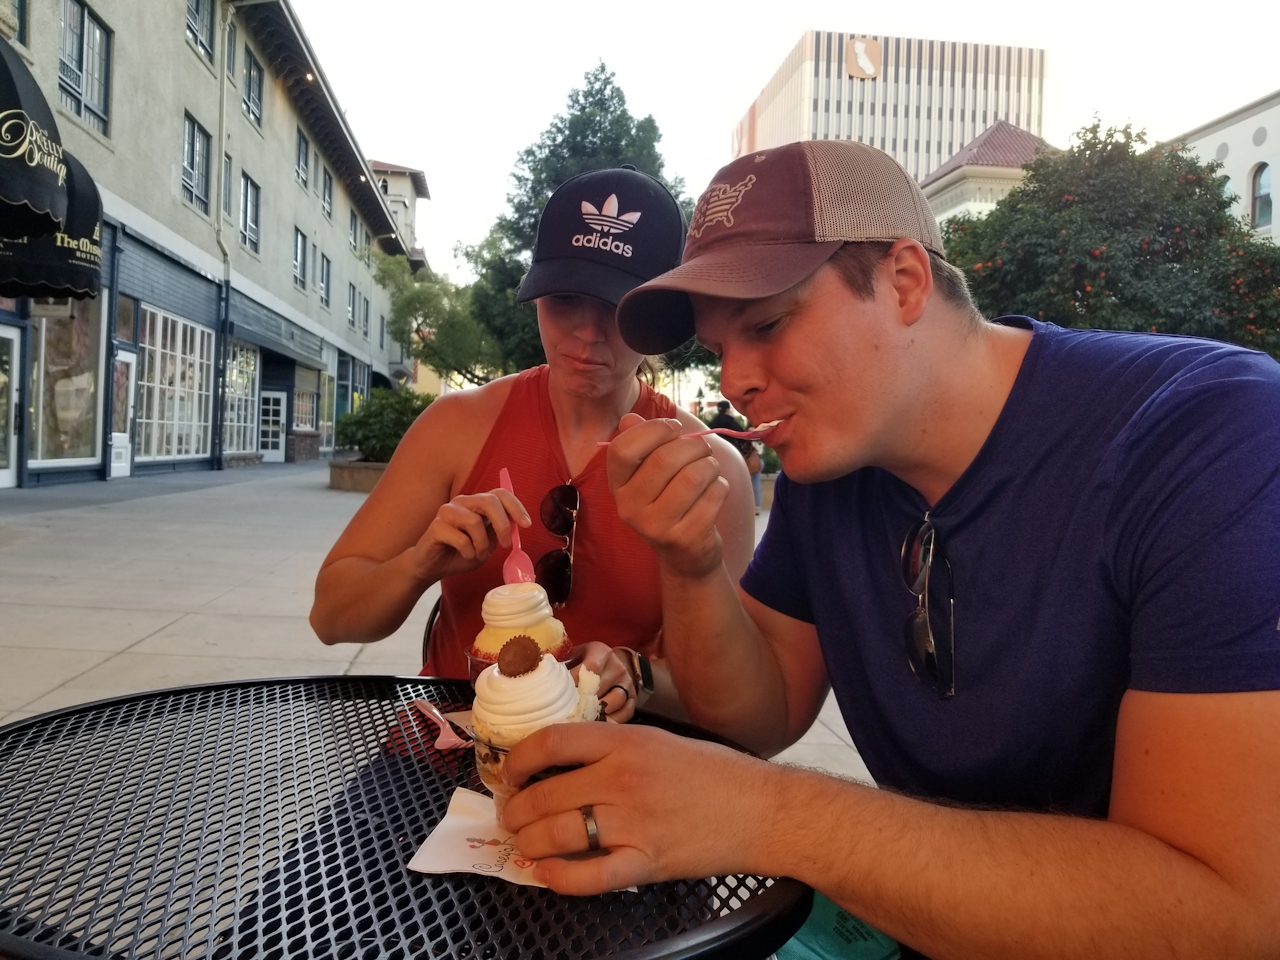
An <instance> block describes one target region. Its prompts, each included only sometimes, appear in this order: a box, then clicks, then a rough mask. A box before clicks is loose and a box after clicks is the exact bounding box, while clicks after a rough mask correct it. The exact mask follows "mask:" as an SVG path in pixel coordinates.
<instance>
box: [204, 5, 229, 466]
mask: <svg viewBox="0 0 1280 960" xmlns="http://www.w3.org/2000/svg"><path fill="white" fill-rule="evenodd" d="M219 6H220V8H221V11H222V13H221V16H220V17H219V18H218V20H219V27H218V30H219V33H218V36H219V37H221V38H222V43H223V45H224V47H225V44H226V42H227V24H229V23H230V22H231V13H232V10H233V7H232V5H231V2H230V0H226V2H224V3H222V4H219ZM217 59H219V60H220V61H221V62H220V63H218V64H217V65H216V66H217V69H218V81H219V82H218V146H220V147H222V149H221V150H220V151H218V152H219V153H221V154H222V156H221V157H217V158H216V160H215V161H214V162H216V163H217V165H218V193H217V210H218V212H217V214H216V215H215V216H214V218H213V220H214V223H215V224H216V226H215V227H214V230H213V237H214V240H215V241H217V244H218V249H219V250H220V251H221V252H222V291H221V296H220V297H219V298H218V299H219V303H218V358H217V364H216V366H215V369H214V375H213V383H214V391H213V431H212V436H210V437H209V444H210V447H211V448H212V453H213V469H215V470H221V469H223V467H224V466H225V457H224V454H223V449H222V431H223V420H224V419H225V417H226V406H227V404H226V393H227V357H228V356H230V353H231V344H230V343H229V340H230V339H231V252H230V251H229V250H228V249H227V244H226V241H225V240H224V239H223V237H222V224H223V222H224V220H225V219H226V215H225V212H224V211H223V208H222V198H223V197H225V196H226V195H227V193H226V192H227V184H226V182H225V181H226V177H227V166H226V164H225V163H224V162H223V157H225V156H226V155H227V69H226V63H227V56H226V50H225V49H223V51H222V56H221V57H220V58H217ZM210 159H214V158H212V157H211V158H210Z"/></svg>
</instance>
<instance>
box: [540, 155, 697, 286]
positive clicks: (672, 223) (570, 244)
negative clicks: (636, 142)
mask: <svg viewBox="0 0 1280 960" xmlns="http://www.w3.org/2000/svg"><path fill="white" fill-rule="evenodd" d="M685 230H686V224H685V220H684V213H683V211H681V209H680V207H679V205H678V204H677V203H676V201H675V198H674V197H672V196H671V194H670V192H668V190H667V188H666V187H664V186H663V185H662V183H661V182H660V181H658V180H656V179H654V178H653V177H651V176H649V175H648V174H647V173H640V172H639V171H638V170H636V169H635V168H634V167H632V166H630V165H627V166H624V167H618V168H616V169H612V170H592V171H590V172H588V173H581V174H579V175H578V176H576V177H574V178H573V179H571V180H566V181H565V182H564V183H562V184H560V186H559V187H558V188H557V189H556V192H555V193H553V194H552V195H551V199H550V200H548V201H547V205H546V206H545V207H543V209H542V219H541V220H540V221H539V222H538V242H537V243H536V244H535V245H534V248H533V265H532V266H530V267H529V272H528V273H526V274H525V276H524V280H522V281H521V283H520V290H519V292H518V293H517V295H516V298H517V299H518V300H519V301H520V302H521V303H526V302H528V301H529V300H534V299H537V298H538V297H546V296H550V295H552V294H557V293H577V294H582V295H584V296H588V297H596V298H597V299H599V300H603V301H605V302H606V303H612V304H616V303H617V302H618V301H619V300H621V299H622V297H623V295H624V294H626V293H627V291H628V290H631V289H633V288H635V287H638V286H639V285H640V284H642V283H644V282H645V281H646V280H652V279H653V278H654V277H656V276H658V274H660V273H665V272H666V271H668V270H670V269H672V268H673V267H676V266H679V264H680V254H681V252H682V251H683V250H684V235H685Z"/></svg>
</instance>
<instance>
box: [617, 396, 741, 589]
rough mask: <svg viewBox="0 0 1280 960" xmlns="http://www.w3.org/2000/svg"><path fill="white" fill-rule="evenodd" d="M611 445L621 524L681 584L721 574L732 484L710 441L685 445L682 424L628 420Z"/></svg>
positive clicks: (690, 439) (699, 439)
mask: <svg viewBox="0 0 1280 960" xmlns="http://www.w3.org/2000/svg"><path fill="white" fill-rule="evenodd" d="M619 429H620V430H621V432H620V433H619V434H618V436H617V437H615V438H614V440H613V442H612V443H611V444H610V445H609V455H608V472H609V487H610V489H611V490H612V491H613V496H614V499H615V500H616V501H617V504H618V516H620V517H621V518H622V519H623V521H624V522H626V523H627V524H628V525H629V526H630V527H631V528H632V529H633V530H635V531H636V533H638V534H640V536H641V537H643V538H644V540H645V541H646V542H647V543H648V544H649V546H651V547H652V548H653V550H654V552H655V553H657V554H658V558H659V560H660V561H661V562H662V563H663V564H664V565H665V566H666V567H667V569H668V570H670V571H671V572H672V573H675V574H677V575H679V576H684V577H690V578H694V579H696V578H699V577H703V576H706V575H708V574H710V573H712V572H713V571H715V570H717V569H719V567H720V563H721V560H722V557H723V552H724V548H723V544H722V543H721V540H720V534H719V532H718V531H717V530H716V526H715V522H716V517H717V515H718V514H719V513H720V508H721V507H722V506H723V505H724V502H725V500H726V499H727V498H728V496H729V482H728V481H727V480H725V479H724V478H723V477H722V476H720V463H719V461H717V460H716V458H715V456H714V455H713V454H712V450H711V445H710V444H709V443H708V442H707V441H706V439H704V438H703V437H684V436H682V434H683V433H684V432H685V427H684V424H682V423H681V422H680V421H679V420H644V419H643V418H641V417H639V416H637V415H636V414H631V413H629V414H627V415H626V416H624V417H623V418H622V422H621V423H620V424H619Z"/></svg>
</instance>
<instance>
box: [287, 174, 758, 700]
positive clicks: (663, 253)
mask: <svg viewBox="0 0 1280 960" xmlns="http://www.w3.org/2000/svg"><path fill="white" fill-rule="evenodd" d="M683 234H684V218H683V215H682V214H681V212H680V208H679V207H678V206H677V205H676V203H675V200H674V199H673V198H672V197H671V195H670V193H668V192H667V190H666V188H665V187H663V186H662V184H661V183H659V182H658V181H657V180H655V179H653V178H652V177H649V176H647V175H645V174H642V173H638V172H637V171H636V170H635V169H634V168H632V167H623V168H620V169H614V170H596V171H592V172H590V173H585V174H582V175H580V176H578V177H575V178H573V179H572V180H569V181H567V182H565V183H564V184H562V185H561V186H560V187H559V189H557V190H556V192H555V194H554V195H553V196H552V197H551V199H550V200H549V201H548V202H547V205H546V208H545V209H544V210H543V214H542V219H541V221H540V223H539V226H538V239H537V243H536V245H535V249H534V256H533V264H532V266H531V267H530V269H529V273H528V274H527V275H526V276H525V278H524V281H523V282H522V283H521V285H520V291H519V300H520V302H522V303H524V302H528V301H529V300H534V301H536V305H537V312H538V330H539V334H540V336H541V339H542V345H543V349H544V350H545V351H546V355H547V363H546V365H545V366H542V367H536V368H534V369H532V370H526V371H524V372H523V373H520V374H517V375H514V376H509V377H503V378H502V379H499V380H495V381H494V382H492V383H489V384H486V385H485V386H483V387H480V388H478V389H475V390H467V391H463V392H460V393H452V394H447V395H445V396H443V397H441V398H440V399H438V400H436V401H435V402H434V403H433V404H432V405H431V406H430V407H429V408H428V409H427V410H426V412H425V413H423V414H422V416H421V417H419V418H418V420H417V422H416V423H415V424H414V425H413V427H412V428H411V429H410V430H409V432H408V433H407V434H406V435H405V438H404V440H403V441H402V442H401V443H400V446H399V448H398V449H397V450H396V453H395V456H394V457H393V458H392V460H391V463H390V464H389V465H388V467H387V471H386V473H385V474H384V475H383V478H382V480H381V481H379V483H378V485H377V487H376V488H375V489H374V491H373V493H371V494H370V495H369V498H368V500H366V501H365V503H364V505H363V506H362V507H361V508H360V510H359V512H357V513H356V515H355V517H353V518H352V520H351V522H350V523H349V524H348V525H347V529H346V530H345V531H343V533H342V536H341V537H339V538H338V542H337V544H335V545H334V548H333V549H332V550H331V551H330V553H329V556H328V557H327V558H326V559H325V562H324V565H323V566H322V567H321V570H320V575H319V577H318V578H317V580H316V599H315V603H314V605H313V607H312V610H311V625H312V627H313V628H314V629H315V631H316V633H317V634H318V635H319V637H320V639H321V640H323V641H324V642H325V643H342V642H368V641H373V640H379V639H381V638H383V637H385V636H387V635H388V634H390V633H392V632H394V631H395V630H396V629H397V628H398V627H399V626H400V625H401V624H402V623H403V622H404V620H405V618H406V617H408V615H409V613H410V611H411V610H412V609H413V607H414V605H415V604H416V603H417V601H418V599H419V598H420V597H421V596H422V594H423V592H424V591H425V590H426V589H427V588H428V587H430V586H431V585H432V584H433V583H436V582H437V581H441V592H442V599H441V605H440V616H439V619H438V620H437V622H436V624H435V626H434V629H433V631H432V635H431V637H430V641H429V654H428V658H427V663H426V665H425V666H424V669H423V673H424V675H431V676H445V677H459V678H464V677H466V676H467V661H466V655H465V654H466V650H467V648H468V647H469V646H470V644H471V642H472V640H473V639H474V638H475V635H476V633H477V632H478V631H479V629H480V627H481V625H482V621H481V618H480V604H481V600H482V599H483V597H484V595H485V593H486V592H487V591H488V590H490V589H491V588H493V587H495V586H498V585H499V584H500V583H502V563H503V561H504V560H505V559H506V557H507V555H508V551H507V548H509V547H510V545H511V523H512V522H513V521H514V522H515V523H517V524H519V525H520V526H521V527H522V528H523V529H522V531H521V541H522V543H521V546H522V548H523V549H524V551H525V552H526V553H527V554H529V556H530V557H531V558H532V559H533V560H534V561H535V562H538V564H539V568H540V574H542V576H541V577H540V580H542V581H543V582H544V586H546V587H547V588H548V592H549V593H551V594H552V597H551V598H552V600H553V602H558V603H559V604H560V605H558V606H557V608H556V610H555V613H556V616H557V617H558V618H559V619H560V620H562V621H563V622H564V624H565V627H566V629H567V631H568V634H569V637H570V639H571V640H573V642H574V643H577V644H585V649H584V650H582V651H580V652H582V653H583V654H584V663H585V664H587V665H588V666H590V667H591V668H592V669H594V670H596V672H598V673H600V675H601V687H600V689H601V690H605V691H607V693H606V695H605V696H604V698H603V699H604V707H605V711H606V713H607V714H608V716H609V717H611V718H613V719H616V720H626V719H629V718H630V717H631V715H632V714H633V713H634V710H635V707H636V704H637V697H638V693H639V691H638V690H637V684H636V677H635V676H634V672H633V663H632V661H631V659H630V658H629V657H627V656H623V655H622V654H619V653H612V652H611V651H610V648H611V647H616V646H624V647H630V648H634V649H636V650H638V651H639V652H640V653H641V654H643V655H645V656H646V657H648V658H650V659H651V661H652V663H653V667H654V670H653V673H654V681H655V691H654V695H653V702H652V704H651V707H652V708H653V709H658V710H662V711H664V712H670V713H674V714H677V715H678V714H679V713H680V712H681V711H680V706H679V700H678V697H677V696H676V694H675V691H674V688H673V687H672V686H671V684H670V679H669V674H668V673H667V671H666V670H665V669H664V667H663V664H662V662H661V659H660V656H661V627H662V608H661V597H660V593H659V586H658V571H657V561H656V558H655V557H654V555H653V553H652V552H651V551H650V550H649V548H648V547H647V546H646V545H645V544H644V542H643V541H641V540H640V538H639V537H638V536H637V535H636V534H635V532H634V531H632V530H631V529H630V528H629V527H628V526H627V525H626V524H625V523H623V522H622V520H621V519H620V518H619V517H618V515H617V510H616V507H615V505H614V502H613V496H612V494H611V493H610V492H609V488H608V481H607V478H606V475H605V455H604V454H605V451H604V448H602V447H601V446H600V445H599V443H600V441H604V440H608V439H610V438H611V437H612V436H614V434H616V432H617V428H618V422H619V421H620V420H621V418H622V416H623V415H624V414H626V413H628V412H635V413H638V414H640V415H641V416H643V417H645V418H646V419H652V418H654V417H671V418H679V419H680V420H681V421H682V422H683V423H685V424H686V425H687V426H688V427H689V429H690V431H693V430H697V429H700V428H701V427H702V424H701V422H700V421H699V420H698V419H697V418H696V417H694V416H693V415H692V414H689V413H686V412H685V411H682V410H679V409H677V408H676V407H675V406H674V405H673V404H672V403H671V401H669V400H667V399H666V398H665V397H663V396H661V395H659V394H657V393H656V392H655V391H654V390H653V389H652V388H651V387H649V386H648V385H647V384H645V383H644V382H642V381H641V379H640V378H639V377H638V376H637V371H638V370H640V369H641V368H642V367H643V366H644V365H645V364H646V363H647V361H646V360H645V358H644V357H643V356H642V355H640V354H638V353H636V352H634V351H633V350H631V349H630V348H629V347H627V346H626V344H625V343H623V342H622V339H621V337H620V336H619V335H618V326H617V322H616V320H615V317H614V311H615V306H616V304H617V302H618V301H619V300H620V299H621V298H622V296H623V294H625V293H626V292H627V291H628V290H630V289H632V288H633V287H636V286H638V285H639V284H641V283H643V282H644V281H645V280H648V279H650V278H652V277H655V276H657V275H658V274H659V273H662V272H664V271H666V270H668V269H670V268H671V267H673V266H675V265H676V264H678V263H679V261H680V252H681V248H682V245H683ZM707 441H708V446H709V448H710V450H711V452H712V453H713V454H714V455H715V457H716V459H717V460H718V462H719V468H720V472H721V475H722V476H724V477H725V478H726V479H727V480H728V482H729V496H728V500H727V501H726V503H725V505H724V507H723V508H722V510H721V513H720V518H719V520H718V523H717V527H718V529H719V531H720V534H721V537H722V539H723V541H724V556H725V563H726V565H727V566H728V569H729V572H730V574H731V575H732V576H733V577H734V578H735V579H737V578H738V577H740V576H741V574H742V572H743V570H745V568H746V564H747V561H748V560H749V559H750V556H751V550H752V546H753V542H754V523H753V518H752V516H751V502H752V500H751V485H750V481H749V479H748V476H747V471H746V468H745V467H744V466H743V463H742V458H741V457H739V456H738V455H737V454H736V452H735V451H734V450H733V449H732V448H731V447H729V446H728V445H727V444H725V443H724V442H723V441H721V440H720V439H719V438H718V437H709V438H707ZM502 467H507V468H508V469H509V470H510V473H511V478H512V486H513V487H514V489H515V494H516V496H512V495H511V494H508V493H507V492H506V491H504V490H501V489H497V488H498V471H499V469H500V468H502ZM517 498H519V499H517ZM575 499H576V501H577V502H576V505H575V503H574V500H575ZM544 518H545V520H546V522H547V523H550V529H549V528H548V527H547V526H546V525H545V524H544Z"/></svg>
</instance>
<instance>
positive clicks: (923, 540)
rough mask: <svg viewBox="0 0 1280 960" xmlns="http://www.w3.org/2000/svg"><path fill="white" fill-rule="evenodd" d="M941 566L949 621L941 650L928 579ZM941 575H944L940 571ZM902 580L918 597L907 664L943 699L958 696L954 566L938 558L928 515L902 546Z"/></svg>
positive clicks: (907, 635)
mask: <svg viewBox="0 0 1280 960" xmlns="http://www.w3.org/2000/svg"><path fill="white" fill-rule="evenodd" d="M937 562H941V564H942V566H944V567H945V568H946V573H947V603H946V607H945V609H944V611H943V614H944V616H945V617H946V621H945V622H946V624H947V632H946V640H947V645H946V647H945V648H943V649H941V650H940V649H939V648H938V644H937V641H936V640H935V639H934V633H933V627H932V625H931V624H930V617H929V579H930V573H931V571H932V570H933V568H934V566H935V564H936V563H937ZM939 573H941V571H939ZM902 579H903V580H904V581H906V584H907V589H908V590H910V591H911V592H912V593H913V594H915V597H916V604H917V605H916V608H915V610H913V611H912V612H911V616H909V617H908V618H907V623H906V627H905V628H904V631H903V634H904V638H905V640H906V645H907V662H908V663H909V664H910V665H911V672H912V673H914V674H915V675H916V676H917V677H919V678H920V679H921V680H922V681H923V682H924V684H925V685H926V686H928V687H929V688H930V689H931V690H933V692H934V693H936V694H937V695H938V696H939V697H941V698H942V699H944V700H945V699H946V698H948V697H951V696H954V695H955V692H956V673H955V664H956V601H955V592H954V586H955V585H954V582H953V580H952V576H951V564H950V563H949V562H948V561H947V560H946V558H944V557H941V556H939V545H938V531H937V529H936V528H935V527H934V525H933V521H932V520H930V519H929V514H927V513H926V514H925V515H924V519H923V520H920V521H919V522H917V523H916V525H915V526H913V527H912V528H911V532H910V533H908V534H907V538H906V540H904V541H903V542H902Z"/></svg>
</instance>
